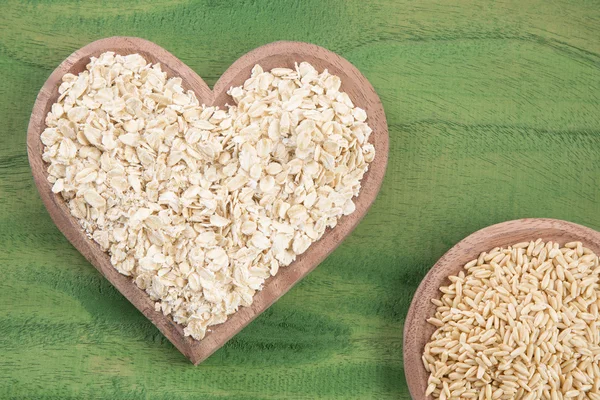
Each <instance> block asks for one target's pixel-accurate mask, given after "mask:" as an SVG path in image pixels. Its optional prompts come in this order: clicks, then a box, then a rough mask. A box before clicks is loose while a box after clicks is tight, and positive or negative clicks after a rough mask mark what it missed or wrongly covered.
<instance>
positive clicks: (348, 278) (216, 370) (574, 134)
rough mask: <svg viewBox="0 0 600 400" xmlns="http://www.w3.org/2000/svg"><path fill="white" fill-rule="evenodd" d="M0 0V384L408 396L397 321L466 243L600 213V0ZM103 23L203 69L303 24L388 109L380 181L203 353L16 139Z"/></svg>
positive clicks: (165, 395) (40, 388) (303, 31)
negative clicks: (259, 306)
mask: <svg viewBox="0 0 600 400" xmlns="http://www.w3.org/2000/svg"><path fill="white" fill-rule="evenodd" d="M368 3H369V4H368V5H367V2H366V1H364V2H363V1H361V0H353V1H344V0H337V1H327V0H308V1H293V2H287V1H279V2H278V1H250V0H247V1H219V0H204V1H188V0H176V1H172V0H160V1H158V0H157V1H150V0H148V1H141V0H133V1H125V0H111V1H106V2H83V1H76V0H61V1H33V0H30V1H25V2H17V1H13V0H8V1H6V0H0V8H1V12H0V14H1V15H0V268H1V269H0V273H1V275H0V398H2V399H4V398H15V399H28V398H29V399H85V398H110V399H176V398H181V399H276V398H286V399H316V398H323V399H409V398H410V396H409V394H408V390H407V386H406V382H405V378H404V371H403V365H402V329H403V320H404V318H405V316H406V312H407V309H408V306H409V302H410V299H411V296H412V294H413V292H414V291H415V289H416V287H417V285H418V284H419V281H420V280H421V279H422V277H423V276H424V275H425V273H426V272H427V270H428V269H429V268H430V267H431V266H432V265H433V264H434V263H435V261H436V260H437V259H438V258H439V257H440V256H441V255H442V254H443V253H444V252H445V251H446V250H448V249H449V248H450V247H452V246H453V245H454V244H455V243H456V242H457V241H459V240H460V239H462V238H463V237H464V236H466V235H468V234H470V233H471V232H473V231H475V230H477V229H479V228H483V227H485V226H487V225H490V224H493V223H497V222H501V221H505V220H510V219H515V218H521V217H553V218H561V219H566V220H570V221H573V222H577V223H581V224H584V225H587V226H589V227H592V228H595V229H600V194H599V185H600V2H599V1H597V0H590V1H566V0H565V1H556V0H544V1H534V0H527V1H524V0H515V1H461V0H458V1H446V0H440V1H429V0H423V1H409V0H376V1H372V2H368ZM112 35H130V36H140V37H143V38H146V39H149V40H152V41H154V42H156V43H157V44H159V45H161V46H163V47H164V48H166V49H167V50H169V51H171V52H172V53H173V54H175V55H176V56H177V57H179V58H180V59H181V60H183V61H184V62H185V63H187V64H188V65H189V66H190V67H191V68H192V69H194V70H195V71H197V72H198V74H200V76H202V77H203V78H204V79H205V80H206V81H207V82H208V83H209V85H212V84H214V82H215V81H216V80H217V78H218V77H219V76H220V75H221V74H222V73H223V72H224V71H225V70H226V69H227V67H228V66H229V65H230V64H231V63H232V62H233V61H234V60H235V59H236V58H238V57H239V56H240V55H242V54H244V53H245V52H247V51H249V50H251V49H253V48H255V47H257V46H260V45H262V44H265V43H268V42H271V41H275V40H280V39H287V40H302V41H307V42H313V43H316V44H319V45H321V46H324V47H326V48H328V49H330V50H333V51H335V52H337V53H339V54H340V55H342V56H343V57H345V58H347V59H348V60H350V61H351V62H352V63H353V64H354V65H356V66H357V67H358V68H359V69H360V70H361V71H362V72H363V74H364V75H366V76H367V78H368V79H369V80H370V81H371V83H372V84H373V86H374V87H375V89H376V90H377V92H378V93H379V95H380V97H381V100H382V102H383V105H384V107H385V110H386V114H387V118H388V122H389V133H390V154H389V156H390V157H389V165H388V170H387V175H386V178H385V181H384V183H383V187H382V189H381V193H380V195H379V197H378V199H377V201H376V202H375V204H374V206H373V208H372V209H371V211H370V213H369V214H368V215H367V217H366V218H365V219H364V221H363V222H362V223H361V224H360V225H359V227H358V228H357V229H356V231H355V232H354V233H353V234H352V235H351V236H350V237H349V238H348V239H347V240H346V241H345V242H344V243H343V244H342V245H341V246H340V247H339V248H338V249H337V250H336V251H335V252H334V253H333V254H332V255H331V256H330V257H329V258H328V259H327V260H326V261H325V262H323V264H322V265H321V266H320V267H319V268H318V269H317V270H316V271H315V272H313V273H312V274H311V275H310V276H309V277H307V278H306V279H304V280H303V281H302V282H301V283H299V284H298V285H297V286H296V287H295V288H294V289H292V290H291V291H290V292H289V293H288V294H287V295H285V296H284V297H283V298H282V299H281V300H280V301H279V302H278V303H277V304H276V305H274V306H273V307H271V308H270V309H269V310H268V311H267V312H265V313H264V314H263V315H262V316H260V317H259V318H257V319H256V320H255V321H254V322H253V323H251V324H250V325H249V326H248V327H247V328H246V329H244V330H243V331H242V332H241V333H240V334H239V335H237V336H236V337H235V338H234V339H233V340H231V341H230V342H229V343H228V344H226V345H225V346H224V347H223V348H222V349H221V350H219V351H218V352H217V353H215V354H214V355H213V356H212V357H211V358H210V359H208V360H207V361H206V362H204V363H203V364H201V365H200V366H198V367H193V366H192V365H191V364H190V363H189V362H188V361H187V360H186V359H185V358H184V357H183V356H182V355H181V354H180V353H179V352H178V351H177V350H176V349H175V348H174V347H173V346H172V345H171V344H170V343H169V342H168V341H167V340H166V339H165V338H164V337H163V336H162V335H161V334H160V332H159V331H158V330H157V329H156V328H155V327H154V326H153V325H152V324H150V323H149V322H148V321H147V320H146V319H145V318H144V317H143V316H142V315H141V313H139V312H138V311H137V310H136V309H135V308H134V307H133V306H132V305H131V304H129V303H128V302H127V301H126V300H125V299H124V298H123V297H122V296H121V295H120V294H119V293H118V292H117V291H116V290H115V289H113V287H112V286H111V285H110V284H109V283H108V281H106V280H105V279H104V278H102V277H101V276H100V274H99V273H98V272H97V271H96V270H95V269H94V268H93V267H92V266H91V265H90V264H89V263H88V262H86V260H85V259H84V258H83V257H82V256H81V255H80V254H79V253H78V252H77V251H76V250H75V249H74V248H73V247H72V246H71V245H70V244H69V243H68V242H67V240H66V239H65V238H64V237H63V236H62V234H61V233H60V232H59V231H58V229H57V228H56V227H55V226H54V224H53V223H52V221H51V220H50V217H49V216H48V213H47V212H46V210H45V209H44V207H43V205H42V202H41V201H40V198H39V197H38V194H37V192H36V189H35V187H34V184H33V180H32V177H31V173H30V170H29V165H28V162H27V154H26V147H25V136H26V129H27V123H28V120H29V114H30V112H31V108H32V106H33V103H34V100H35V97H36V94H37V92H38V90H39V89H40V88H41V86H42V85H43V83H44V81H45V80H46V78H47V77H48V75H49V74H50V72H51V71H52V70H53V69H54V68H55V67H56V66H57V65H58V64H59V63H60V62H61V61H62V60H63V59H64V58H66V57H67V56H68V55H69V54H70V53H72V52H73V51H74V50H76V49H77V48H79V47H81V46H83V45H85V44H87V43H89V42H91V41H93V40H95V39H98V38H102V37H107V36H112Z"/></svg>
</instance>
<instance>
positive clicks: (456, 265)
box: [403, 218, 600, 400]
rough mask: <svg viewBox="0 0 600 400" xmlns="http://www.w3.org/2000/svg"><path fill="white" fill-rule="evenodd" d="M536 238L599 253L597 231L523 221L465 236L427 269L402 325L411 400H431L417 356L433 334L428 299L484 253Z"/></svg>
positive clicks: (539, 220)
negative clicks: (569, 244) (577, 242)
mask: <svg viewBox="0 0 600 400" xmlns="http://www.w3.org/2000/svg"><path fill="white" fill-rule="evenodd" d="M538 238H542V239H543V240H544V241H545V242H547V241H550V240H551V241H553V242H558V243H560V244H561V245H562V244H565V243H568V242H574V241H580V242H582V243H583V245H584V246H585V247H588V248H590V249H591V250H592V251H594V252H595V253H596V254H600V232H597V231H595V230H593V229H590V228H586V227H585V226H582V225H577V224H574V223H572V222H567V221H561V220H557V219H546V218H527V219H518V220H514V221H507V222H503V223H500V224H496V225H492V226H488V227H487V228H484V229H481V230H479V231H477V232H475V233H473V234H471V235H469V236H467V237H466V238H465V239H463V240H461V241H460V242H458V244H457V245H456V246H454V247H453V248H451V249H450V250H448V252H447V253H446V254H444V255H443V256H442V258H440V259H439V260H438V262H437V263H435V265H434V266H433V268H431V270H430V271H429V273H428V274H427V275H426V276H425V279H423V281H422V282H421V284H420V285H419V288H418V289H417V291H416V293H415V295H414V297H413V300H412V303H411V305H410V308H409V310H408V315H407V317H406V321H405V323H404V344H403V348H404V373H405V374H406V380H407V383H408V388H409V390H410V394H411V396H412V398H413V399H415V400H426V399H427V400H431V399H433V397H432V396H427V397H425V391H426V389H427V379H428V378H429V374H428V373H427V371H426V370H425V367H424V366H423V362H422V361H421V356H422V355H423V350H424V348H425V345H426V344H427V342H429V339H430V338H431V335H432V334H433V332H434V331H435V327H434V326H432V325H430V324H429V323H427V321H426V320H427V319H428V318H430V317H432V316H433V315H434V314H435V309H436V306H435V305H433V304H432V303H431V299H439V298H440V297H441V292H440V291H439V290H438V289H439V288H440V286H447V285H449V284H450V280H449V279H448V276H450V275H456V274H457V273H458V272H459V271H460V270H461V269H462V268H463V266H464V265H465V264H466V263H468V262H469V261H471V260H473V259H475V258H477V257H478V256H479V254H481V253H482V252H484V251H488V250H490V249H493V248H494V247H497V246H500V247H502V246H509V245H513V244H516V243H519V242H524V241H529V240H536V239H538Z"/></svg>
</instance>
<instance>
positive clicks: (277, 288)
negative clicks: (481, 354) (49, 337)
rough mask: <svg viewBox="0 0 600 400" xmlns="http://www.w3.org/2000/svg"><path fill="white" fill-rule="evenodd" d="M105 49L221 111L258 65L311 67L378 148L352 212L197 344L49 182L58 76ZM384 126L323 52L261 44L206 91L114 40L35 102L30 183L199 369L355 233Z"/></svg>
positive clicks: (186, 75)
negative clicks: (362, 116)
mask: <svg viewBox="0 0 600 400" xmlns="http://www.w3.org/2000/svg"><path fill="white" fill-rule="evenodd" d="M107 51H112V52H115V53H116V54H121V55H128V54H140V55H142V56H143V57H144V58H145V59H146V60H147V61H148V62H150V63H153V64H160V65H161V66H162V69H163V71H165V72H166V73H167V76H168V77H174V76H178V77H181V78H182V79H183V83H182V85H183V87H184V89H185V90H192V91H193V92H194V93H196V97H197V99H198V101H199V103H200V104H206V105H208V106H213V105H214V106H218V107H220V108H222V109H226V105H227V104H234V100H233V98H231V96H229V95H228V94H227V91H228V90H229V89H230V88H231V87H235V86H242V85H243V84H244V82H245V81H246V80H247V79H248V78H249V77H250V74H251V70H252V68H253V67H254V66H255V65H257V64H259V65H261V66H262V67H263V68H264V69H265V70H271V69H273V68H292V69H293V68H294V67H295V65H296V64H299V63H300V62H302V61H307V62H309V63H310V64H311V65H312V66H313V67H315V68H316V69H317V70H318V71H323V70H328V71H329V72H331V73H332V74H334V75H337V76H339V77H340V79H341V81H342V85H341V87H340V90H341V91H342V92H345V93H347V94H348V96H350V98H351V99H352V101H353V102H354V104H355V105H356V106H358V107H360V108H362V109H363V110H365V111H366V113H367V115H368V116H369V117H368V123H369V126H370V127H371V129H372V130H373V132H372V134H371V136H370V137H369V142H370V143H371V144H372V145H373V147H374V148H375V159H374V160H373V162H371V164H370V165H369V170H368V171H367V172H366V173H365V174H364V176H363V179H362V181H361V190H360V193H359V195H358V197H356V198H354V203H355V206H356V210H355V211H354V212H353V213H352V214H351V215H348V216H344V217H342V218H340V220H339V221H338V223H337V225H336V227H335V229H333V230H332V229H327V231H325V234H324V235H323V237H322V238H321V239H320V240H318V241H317V242H315V243H313V244H312V245H311V246H310V247H309V248H308V250H307V251H305V252H304V253H303V254H302V255H300V256H298V258H297V259H296V260H295V261H294V262H293V263H291V264H290V265H289V266H288V267H286V268H282V269H281V271H280V272H279V273H278V274H277V275H276V276H274V277H271V278H269V279H267V281H266V282H265V284H264V287H263V289H262V290H261V291H259V292H258V293H257V294H256V295H255V296H254V298H253V302H252V305H251V306H250V307H241V308H240V309H239V310H238V311H237V312H236V313H235V314H233V315H231V316H229V318H228V319H227V321H225V322H224V323H222V324H219V325H215V326H212V327H211V328H210V329H209V330H208V332H207V334H206V336H205V337H204V338H203V339H202V340H200V341H198V340H194V339H193V338H191V337H185V336H184V334H183V328H184V327H183V326H182V325H179V324H177V323H175V321H173V318H172V317H171V316H165V315H163V313H162V312H160V311H156V310H155V308H154V302H153V301H151V300H150V297H149V296H148V295H147V294H146V293H145V292H144V291H143V290H141V289H139V288H138V287H137V286H136V284H135V283H134V282H133V280H132V279H131V278H130V277H126V276H124V275H121V274H119V273H118V272H117V270H116V269H115V268H114V267H113V266H112V264H111V262H110V256H109V255H108V253H106V252H105V251H103V250H102V248H101V247H100V245H99V244H98V243H96V242H94V241H93V240H92V239H90V238H89V237H88V236H87V234H86V233H85V231H84V230H83V229H82V228H81V226H80V225H79V222H78V221H77V219H76V218H74V217H72V216H71V212H70V210H69V206H68V205H67V203H66V202H65V201H64V199H63V198H62V196H60V195H57V194H55V193H53V192H52V184H51V183H50V182H49V181H48V172H47V169H48V165H47V164H46V163H45V162H44V161H43V160H42V155H43V153H44V145H43V143H42V141H41V138H40V135H41V134H42V132H43V131H44V129H45V128H46V124H45V122H44V121H45V120H46V115H48V112H49V111H50V109H51V108H52V105H53V104H55V103H56V101H57V99H58V97H59V92H58V88H59V86H60V85H61V83H62V77H63V76H64V75H65V74H67V73H69V74H72V75H78V74H80V73H81V72H83V71H85V68H86V65H87V64H88V63H89V62H90V57H98V56H100V54H102V53H105V52H107ZM388 143H389V140H388V128H387V122H386V120H385V113H384V112H383V107H382V105H381V101H380V100H379V97H378V96H377V93H375V90H374V89H373V87H372V86H371V84H369V81H367V79H366V78H365V77H364V76H363V75H362V74H361V73H360V72H359V71H358V70H357V69H356V68H355V67H354V66H353V65H352V64H350V63H349V62H348V61H346V60H344V59H343V58H341V57H340V56H338V55H336V54H335V53H332V52H330V51H329V50H326V49H324V48H322V47H319V46H315V45H313V44H308V43H302V42H285V41H279V42H274V43H271V44H267V45H264V46H261V47H259V48H257V49H255V50H253V51H250V52H249V53H247V54H244V55H243V56H242V57H240V58H239V59H238V60H237V61H235V62H234V63H233V65H232V66H231V67H230V68H229V69H227V71H225V73H224V74H223V76H222V77H221V78H220V79H219V81H218V82H217V83H216V84H215V89H214V90H210V89H209V87H208V86H207V85H206V83H204V81H203V80H202V78H200V77H199V76H198V75H196V73H195V72H194V71H192V70H191V69H190V68H188V67H187V66H186V65H185V64H183V63H182V62H181V61H180V60H179V59H177V58H176V57H175V56H173V55H172V54H171V53H169V52H168V51H166V50H165V49H163V48H161V47H160V46H158V45H156V44H154V43H152V42H150V41H147V40H144V39H140V38H134V37H124V36H117V37H111V38H105V39H100V40H96V41H94V42H92V43H90V44H88V45H86V46H84V47H82V48H81V49H79V50H77V51H75V52H74V53H73V54H71V55H70V56H69V57H67V59H66V60H65V61H63V62H62V63H61V64H60V65H59V66H58V67H57V68H56V69H55V70H54V72H52V74H51V75H50V77H49V78H48V80H46V83H44V86H43V87H42V88H41V90H40V93H39V94H38V96H37V99H36V101H35V104H34V105H33V111H32V113H31V118H30V120H29V127H28V129H27V154H28V158H29V164H30V166H31V171H32V174H33V179H34V181H35V184H36V186H37V189H38V191H39V193H40V196H41V198H42V201H43V202H44V205H45V206H46V209H47V210H48V212H49V214H50V216H51V217H52V220H53V221H54V223H55V224H56V226H57V227H58V229H59V230H60V231H61V232H62V233H63V234H64V235H65V237H66V238H67V239H69V241H70V242H71V244H73V246H75V248H76V249H77V250H79V251H80V252H81V254H82V255H83V256H84V257H85V258H86V259H87V260H88V261H89V262H90V263H92V264H93V265H94V266H95V267H96V268H97V269H98V271H100V273H102V275H104V276H105V277H106V278H107V279H108V280H109V281H110V282H111V283H112V284H113V285H114V286H115V287H116V288H117V290H119V291H120V292H121V293H122V294H123V295H124V296H125V297H126V298H127V299H128V300H129V301H130V302H131V303H132V304H133V305H134V306H135V307H136V308H137V309H138V310H140V311H141V312H142V313H143V314H144V315H145V316H146V317H148V319H150V321H152V323H153V324H154V325H156V327H157V328H158V329H159V330H160V331H161V332H162V333H163V334H164V335H165V336H166V337H167V339H169V340H170V341H171V342H172V343H173V344H174V345H175V347H177V349H179V351H181V352H182V353H183V354H184V355H185V356H186V357H187V358H189V359H190V361H192V362H193V363H194V364H196V365H197V364H199V363H200V362H202V361H204V360H205V359H206V358H207V357H208V356H210V355H211V354H212V353H214V352H215V351H216V350H217V349H219V348H220V347H221V346H223V344H225V342H227V341H228V340H230V339H231V338H232V337H233V336H234V335H235V334H237V333H238V332H239V331H241V330H242V329H243V328H244V327H245V326H246V325H248V324H249V323H250V322H251V321H252V320H253V319H254V318H256V317H257V316H258V315H259V314H261V313H262V312H264V311H265V310H266V309H267V308H269V306H271V304H273V303H274V302H275V301H277V299H279V298H280V297H281V296H282V295H283V294H284V293H286V292H287V291H288V290H290V289H291V288H292V286H294V285H295V284H296V283H298V281H300V279H302V278H304V277H305V276H306V275H307V274H308V273H309V272H311V271H312V270H313V269H315V268H316V267H317V266H318V265H319V264H320V263H321V261H323V260H324V259H325V258H326V257H327V256H328V255H329V254H330V253H331V252H332V251H333V250H335V248H336V247H338V246H339V245H340V244H341V243H342V241H343V240H344V239H345V238H346V236H348V235H349V234H350V232H352V230H353V229H354V228H355V227H356V225H357V224H358V223H359V222H360V220H361V219H362V218H363V217H364V216H365V214H366V212H367V211H368V210H369V207H371V204H373V201H375V197H376V196H377V193H378V192H379V188H380V187H381V183H382V181H383V176H384V174H385V167H386V165H387V159H388V147H389V145H388Z"/></svg>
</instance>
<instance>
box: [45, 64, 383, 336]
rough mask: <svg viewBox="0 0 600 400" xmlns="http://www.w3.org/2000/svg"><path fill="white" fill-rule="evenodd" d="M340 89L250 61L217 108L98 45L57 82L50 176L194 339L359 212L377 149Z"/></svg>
mask: <svg viewBox="0 0 600 400" xmlns="http://www.w3.org/2000/svg"><path fill="white" fill-rule="evenodd" d="M340 86H341V80H340V78H339V77H337V76H335V75H331V74H330V73H329V72H328V71H327V70H325V71H323V72H321V73H319V72H318V71H317V70H316V69H315V68H314V67H313V66H311V65H310V64H308V63H306V62H302V63H300V64H299V65H298V64H297V65H296V67H295V68H294V69H290V68H274V69H272V70H271V71H264V70H263V69H262V68H261V67H260V66H259V65H256V66H255V67H254V68H253V70H252V74H251V76H250V78H249V79H248V80H246V82H244V84H243V85H242V86H239V87H232V88H231V89H230V90H229V92H228V94H229V95H230V96H231V97H232V98H233V100H234V102H235V105H233V106H227V109H225V110H222V109H219V108H217V107H206V106H204V105H200V104H199V102H198V100H197V98H196V96H195V94H194V93H193V92H192V91H186V90H184V88H183V86H182V80H181V78H179V77H170V78H169V77H167V74H166V73H165V72H164V71H162V69H161V66H160V65H159V64H150V63H148V62H147V61H146V60H145V59H144V58H143V57H142V56H140V55H138V54H130V55H126V56H121V55H116V54H114V53H112V52H107V53H104V54H102V55H100V56H99V57H97V58H96V57H92V58H91V60H90V63H89V64H88V65H87V68H86V71H84V72H82V73H81V74H79V75H78V76H75V75H73V74H66V75H65V76H64V77H63V82H62V84H61V85H60V87H59V98H58V102H57V103H56V104H54V105H53V106H52V108H51V111H50V112H49V113H48V115H47V117H46V125H47V128H46V129H45V130H44V132H43V133H42V134H41V140H42V142H43V144H44V146H45V147H44V154H43V159H44V161H45V162H47V163H48V180H49V182H50V183H52V184H53V186H52V191H53V192H54V193H60V194H61V195H62V197H63V198H64V199H65V201H66V203H67V205H68V207H69V209H70V210H71V213H72V215H73V216H74V217H75V218H77V219H78V220H79V223H80V224H81V226H82V227H83V229H84V230H85V232H86V233H87V234H88V235H89V237H90V238H92V239H93V240H94V241H96V242H97V243H98V244H99V245H100V246H101V247H102V248H103V249H104V250H105V251H107V252H108V253H109V254H110V256H111V263H112V264H113V266H114V267H115V268H116V269H117V271H119V272H120V273H121V274H124V275H128V276H131V277H132V278H133V279H134V282H135V283H136V285H137V286H138V287H140V288H141V289H143V290H145V291H146V292H147V293H148V295H149V296H150V297H151V299H152V300H154V301H155V302H156V309H157V310H159V311H161V312H163V313H164V314H165V315H172V317H173V319H174V320H175V322H177V323H180V324H182V325H183V326H184V327H185V328H184V332H185V334H186V335H190V336H192V337H194V338H195V339H198V340H199V339H202V338H203V337H204V335H205V333H206V331H207V329H208V328H209V327H210V326H211V325H215V324H219V323H222V322H224V321H225V320H226V319H227V316H228V315H230V314H232V313H234V312H235V311H236V310H237V309H238V308H239V307H240V306H248V305H250V304H251V303H252V297H253V296H254V294H255V293H256V291H257V290H260V289H261V288H262V286H263V284H264V282H265V280H266V279H267V278H268V277H269V276H272V275H275V274H276V273H277V272H278V271H279V268H280V267H282V266H283V267H285V266H287V265H289V264H290V263H291V262H293V261H294V259H295V258H296V256H297V255H299V254H302V253H304V252H305V251H306V250H307V249H308V247H309V246H310V245H311V243H313V242H314V241H316V240H319V238H321V236H322V235H323V233H324V232H325V230H326V228H327V227H334V226H335V225H336V224H337V221H338V219H339V218H340V217H341V216H342V215H348V214H351V213H352V212H354V210H355V205H354V202H353V201H352V198H353V197H354V196H357V195H358V193H359V189H360V181H361V179H362V177H363V175H364V173H365V172H366V171H367V169H368V163H369V162H371V161H372V160H373V157H374V155H375V150H374V147H373V146H372V145H371V144H370V143H368V139H369V135H370V134H371V128H369V126H368V125H367V124H366V123H365V121H366V119H367V115H366V112H365V111H364V110H362V109H361V108H358V107H355V106H354V104H353V103H352V101H351V99H350V98H349V96H348V95H346V94H345V93H343V92H340Z"/></svg>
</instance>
